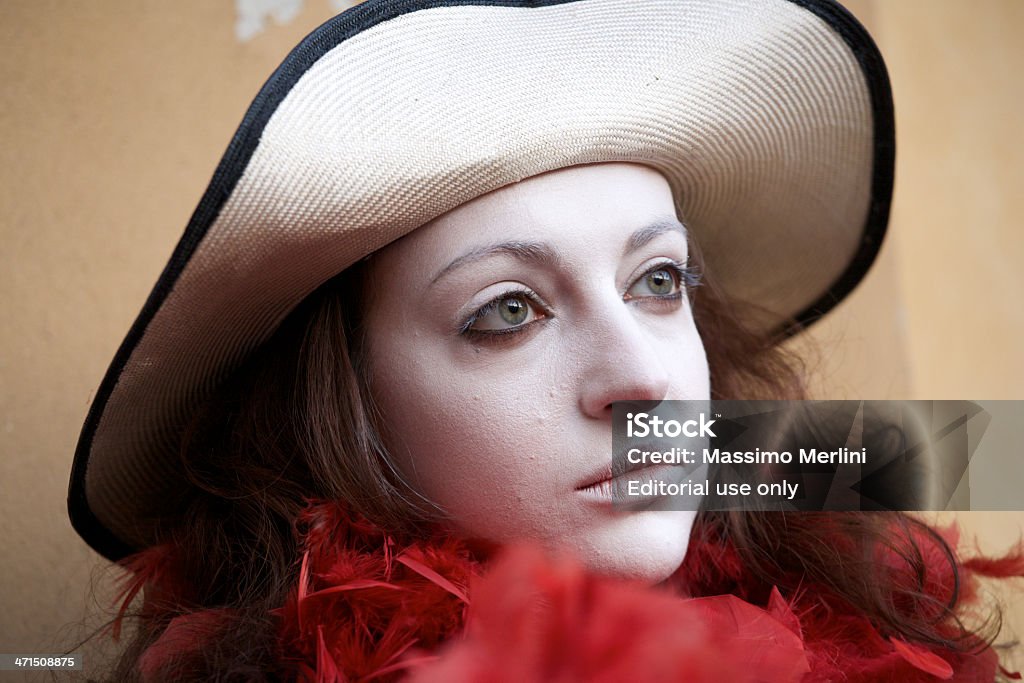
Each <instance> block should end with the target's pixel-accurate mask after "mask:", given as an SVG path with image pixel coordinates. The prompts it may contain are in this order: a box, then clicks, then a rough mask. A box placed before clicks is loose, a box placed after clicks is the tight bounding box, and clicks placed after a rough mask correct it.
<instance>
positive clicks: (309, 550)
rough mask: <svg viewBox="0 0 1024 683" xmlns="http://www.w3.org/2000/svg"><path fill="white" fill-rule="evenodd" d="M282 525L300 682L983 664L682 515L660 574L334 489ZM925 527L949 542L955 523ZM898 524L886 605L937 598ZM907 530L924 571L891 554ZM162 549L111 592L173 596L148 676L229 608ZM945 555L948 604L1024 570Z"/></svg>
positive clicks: (931, 567)
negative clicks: (401, 528) (437, 520)
mask: <svg viewBox="0 0 1024 683" xmlns="http://www.w3.org/2000/svg"><path fill="white" fill-rule="evenodd" d="M296 531H297V533H298V534H299V538H300V543H301V546H300V547H301V549H302V553H303V554H302V560H301V566H300V567H299V571H298V572H297V574H298V581H297V585H296V586H295V587H294V589H293V590H292V593H291V595H290V596H289V598H288V600H287V601H286V603H285V604H284V605H283V606H281V607H280V608H278V609H276V610H273V614H274V615H275V616H276V617H277V618H278V620H279V625H280V630H279V646H280V648H279V649H280V652H281V653H282V654H281V665H282V668H284V669H291V670H292V671H295V672H296V675H297V676H298V678H299V679H300V680H304V681H308V682H309V683H313V682H314V681H315V682H316V683H328V682H331V683H336V682H340V681H375V682H376V681H382V682H383V681H393V680H398V679H403V680H412V681H416V682H418V683H430V682H432V681H445V682H446V683H449V682H450V683H459V682H463V683H468V682H469V681H491V682H494V683H502V682H503V681H517V682H518V681H525V682H527V683H530V682H535V681H550V680H556V681H558V680H561V681H569V680H587V681H598V682H599V683H600V682H601V681H619V680H630V681H638V682H641V683H642V682H644V681H651V682H653V681H665V680H668V681H672V680H686V681H693V682H695V683H709V682H711V681H715V682H717V681H750V682H753V681H765V682H768V681H771V682H772V683H775V682H782V681H794V682H795V681H800V683H826V682H831V681H843V683H877V682H878V681H899V682H900V683H926V682H927V683H934V682H935V681H938V680H949V681H955V682H958V683H982V682H984V683H989V682H990V681H992V680H993V678H994V677H995V674H996V671H997V667H998V661H997V657H996V654H995V651H994V650H993V649H991V648H987V649H982V650H981V651H980V652H975V653H956V652H952V651H948V650H945V649H943V648H939V647H935V646H930V645H929V646H926V645H922V644H919V643H911V642H907V641H905V640H902V639H890V638H888V637H885V636H884V635H883V634H882V633H881V632H880V631H879V630H878V628H876V626H875V625H874V624H872V623H871V622H870V621H869V620H868V619H867V618H866V617H864V616H862V615H861V614H860V612H859V611H858V610H857V609H856V608H855V606H852V605H849V604H845V603H844V602H843V601H841V600H839V599H838V597H837V596H835V595H832V594H831V593H830V592H829V591H828V589H827V588H825V587H821V586H812V585H802V587H801V589H800V590H798V591H795V592H793V593H792V594H789V595H786V594H784V593H783V592H781V591H780V590H779V589H778V588H777V587H775V586H772V585H765V583H764V582H763V579H762V577H760V576H755V575H753V573H752V572H749V571H748V570H746V568H745V567H744V566H743V563H742V561H741V559H740V556H739V553H738V552H737V550H736V548H735V547H733V546H732V544H731V543H730V542H729V540H728V539H726V538H722V537H720V536H719V535H716V533H714V532H712V531H709V530H706V529H700V528H695V529H694V533H693V534H692V536H691V543H690V549H689V551H688V553H687V557H686V560H685V562H684V564H683V566H682V567H681V568H680V570H679V571H678V572H677V573H676V575H674V576H673V577H672V578H671V579H670V580H669V581H667V582H666V583H665V584H664V585H663V586H660V587H657V588H651V587H646V586H641V585H639V584H637V583H634V582H629V581H623V580H616V579H610V578H603V577H599V576H595V575H593V574H591V573H589V572H587V571H585V570H584V569H583V567H582V566H580V565H579V564H578V563H576V562H575V561H573V560H571V559H569V558H565V557H560V558H559V557H554V558H553V557H550V556H548V555H546V554H544V553H543V552H541V551H540V550H539V549H537V548H531V547H509V548H506V549H504V550H500V551H498V550H496V549H495V548H494V547H493V546H492V545H490V544H482V543H474V542H472V541H469V540H460V539H456V538H452V537H450V536H446V535H442V534H438V535H436V536H434V537H432V538H429V539H426V540H420V541H416V542H412V541H410V542H407V543H402V542H400V541H399V540H397V539H395V538H393V537H391V536H389V535H388V534H386V533H384V532H383V531H382V530H381V529H379V528H377V527H375V526H373V525H372V524H370V523H368V522H367V521H366V520H363V519H360V518H358V517H355V516H354V515H352V514H351V512H350V511H349V510H348V508H346V507H345V506H344V505H342V504H340V503H334V502H316V501H311V502H310V504H309V506H308V507H307V508H306V509H305V510H303V512H302V513H301V514H300V516H299V518H298V519H297V521H296ZM937 531H938V533H939V534H940V535H941V536H942V537H943V538H945V539H946V540H947V541H948V542H949V543H950V545H951V546H953V547H954V548H955V547H956V544H957V542H958V540H959V539H958V531H957V529H956V527H948V528H945V529H938V530H937ZM822 533H825V534H827V533H829V532H828V531H827V530H824V529H823V530H822ZM907 534H909V535H905V536H904V539H903V540H904V542H905V543H906V548H896V549H886V548H880V549H879V550H878V554H877V556H876V566H877V571H879V572H886V573H888V575H889V577H888V578H891V579H893V580H894V581H896V582H897V583H902V584H903V585H905V586H907V587H908V589H912V590H922V591H923V592H924V593H926V594H927V595H928V596H931V599H930V600H920V599H916V598H907V599H906V604H902V605H897V607H898V608H899V609H905V610H908V613H915V614H925V615H928V614H931V612H932V611H935V610H941V605H942V604H944V602H945V601H948V599H949V598H950V596H951V595H952V594H953V591H954V590H955V588H956V576H955V575H954V572H953V567H952V565H951V564H950V563H949V561H948V558H947V557H946V555H945V554H944V551H943V549H942V547H941V545H940V544H939V543H937V542H936V541H935V538H934V537H933V536H931V535H929V534H928V533H927V532H926V531H925V530H922V529H917V528H916V527H910V529H909V530H907ZM911 542H913V544H916V546H917V548H918V549H919V551H920V553H921V558H922V563H921V566H923V567H925V572H924V573H923V575H922V576H919V575H918V573H917V571H916V569H915V567H914V566H913V565H912V564H911V563H908V561H907V559H905V558H904V556H903V554H902V553H903V552H904V551H909V550H911V546H912V544H911ZM836 543H837V544H839V545H840V546H841V539H839V540H836ZM840 549H841V550H842V548H840ZM174 557H175V553H174V550H173V548H172V547H171V546H158V547H156V548H151V549H149V550H147V551H144V552H143V553H140V554H138V555H136V556H134V557H133V558H130V559H129V560H128V561H126V562H125V567H126V568H127V569H128V570H129V571H130V572H132V574H131V576H130V577H128V580H127V581H126V582H125V584H124V586H123V587H122V589H121V592H120V593H119V595H118V600H119V601H120V603H121V609H120V611H119V613H118V619H117V620H116V621H115V632H116V631H117V629H119V626H120V620H121V618H122V616H123V614H124V613H125V611H126V610H127V608H128V605H129V604H130V603H131V601H132V599H133V598H134V597H135V596H136V595H137V594H138V593H139V591H140V590H143V589H145V595H146V601H145V603H144V610H149V611H150V613H151V614H155V613H156V612H155V610H159V609H164V610H172V609H174V610H178V611H177V612H171V614H174V615H175V616H174V618H172V619H170V623H169V625H168V627H167V628H166V629H165V631H164V632H163V633H162V634H161V636H160V637H159V639H158V640H157V641H156V642H155V643H154V644H153V645H152V646H151V647H150V648H149V649H148V650H147V651H146V652H145V653H144V654H143V656H142V658H141V659H140V667H142V669H143V673H144V674H145V675H148V676H150V677H157V676H160V675H164V674H166V673H167V672H169V671H170V672H173V665H174V662H175V661H176V659H177V658H179V657H182V656H184V655H187V653H188V652H190V651H192V652H194V651H195V650H197V649H199V648H202V647H208V646H216V642H217V639H218V638H219V637H220V636H221V633H222V632H223V630H224V629H226V628H230V624H231V619H232V614H231V612H229V611H227V610H203V611H195V612H190V611H189V610H190V609H192V608H191V607H190V605H191V604H193V603H191V602H190V598H191V596H190V595H189V591H188V590H187V586H185V585H184V584H183V582H182V581H181V579H180V577H179V575H178V572H177V570H176V568H175V563H174ZM956 559H957V561H958V562H959V559H958V558H956ZM485 565H486V567H487V571H486V572H484V567H485ZM959 567H960V575H961V576H960V578H961V582H960V586H959V587H960V597H959V605H960V608H962V607H969V606H971V605H972V604H975V602H976V601H977V586H976V584H977V577H978V576H992V577H1008V576H1021V575H1024V548H1022V547H1021V545H1020V544H1018V546H1017V548H1016V549H1015V550H1014V551H1013V552H1011V553H1008V554H1007V555H1006V556H1005V557H1001V558H983V557H976V558H971V559H968V560H965V561H963V562H961V563H960V565H959ZM691 596H703V597H691ZM935 614H936V617H937V618H938V616H940V612H938V611H936V612H935ZM1004 673H1005V674H1006V675H1007V676H1009V677H1010V678H1014V679H1019V678H1020V676H1019V675H1018V674H1016V673H1013V672H1005V671H1004Z"/></svg>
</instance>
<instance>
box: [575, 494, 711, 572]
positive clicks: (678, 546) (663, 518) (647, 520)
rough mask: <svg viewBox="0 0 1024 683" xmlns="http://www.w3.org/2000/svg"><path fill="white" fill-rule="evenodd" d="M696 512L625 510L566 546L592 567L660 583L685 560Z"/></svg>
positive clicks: (592, 568)
mask: <svg viewBox="0 0 1024 683" xmlns="http://www.w3.org/2000/svg"><path fill="white" fill-rule="evenodd" d="M696 516H697V513H696V512H681V511H679V512H677V511H643V512H624V513H621V516H619V515H617V516H616V517H614V518H613V519H611V520H609V521H608V522H606V523H605V524H603V525H602V526H601V527H598V528H593V529H590V530H588V531H589V533H587V532H584V533H582V534H581V535H580V536H578V537H577V538H575V539H572V541H571V542H569V543H563V544H562V545H563V547H565V548H567V549H568V550H570V551H571V552H573V553H574V554H575V555H576V556H577V557H578V559H579V560H580V561H582V562H583V563H584V564H585V565H586V566H587V568H589V569H590V570H591V571H594V572H597V573H599V574H603V575H607V576H616V577H621V578H627V579H633V580H637V581H642V582H643V583H646V584H650V585H653V584H656V583H660V582H662V581H664V580H665V579H667V578H668V577H669V576H671V575H672V574H673V573H674V572H675V571H676V570H677V569H678V568H679V565H681V564H682V563H683V558H685V557H686V550H687V548H688V547H689V545H690V530H691V529H692V528H693V522H694V519H695V518H696Z"/></svg>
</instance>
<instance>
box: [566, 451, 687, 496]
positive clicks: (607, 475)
mask: <svg viewBox="0 0 1024 683" xmlns="http://www.w3.org/2000/svg"><path fill="white" fill-rule="evenodd" d="M633 448H637V449H639V450H640V451H641V452H643V451H651V452H665V451H667V450H668V448H667V447H666V445H665V444H655V443H651V444H642V445H631V446H630V447H629V448H626V449H624V450H623V451H622V452H621V453H619V454H618V456H617V457H616V458H615V462H616V463H619V465H618V466H617V467H616V468H615V469H614V470H613V468H612V463H608V464H606V465H605V466H604V467H602V468H600V469H598V470H596V471H594V472H592V473H591V474H589V475H588V476H587V477H585V478H584V479H583V480H582V481H581V482H580V483H579V484H577V485H576V491H578V492H580V493H582V494H584V495H586V496H587V497H588V498H597V499H599V500H602V501H606V500H610V499H611V497H612V494H613V492H614V490H615V487H616V486H623V485H625V482H627V481H629V480H630V479H636V476H634V475H636V474H637V473H640V472H643V473H646V474H649V475H651V476H652V477H658V476H662V477H664V476H668V475H669V473H676V476H678V473H679V468H680V467H683V465H682V464H671V463H651V462H636V463H634V462H629V460H628V459H627V457H626V454H627V452H628V451H629V450H632V449H633Z"/></svg>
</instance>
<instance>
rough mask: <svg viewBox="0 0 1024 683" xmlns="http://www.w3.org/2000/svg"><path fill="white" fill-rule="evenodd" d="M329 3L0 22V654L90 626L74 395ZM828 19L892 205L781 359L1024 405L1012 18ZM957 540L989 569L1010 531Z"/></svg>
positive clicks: (43, 644) (1018, 104) (48, 9)
mask: <svg viewBox="0 0 1024 683" xmlns="http://www.w3.org/2000/svg"><path fill="white" fill-rule="evenodd" d="M348 4H351V3H349V2H346V0H305V1H303V0H279V1H277V2H275V1H274V0H262V2H259V1H254V0H237V1H236V3H231V2H229V1H228V0H218V1H213V2H212V1H210V0H177V1H176V2H173V3H171V2H157V1H156V0H137V1H135V2H128V3H126V2H117V1H115V0H93V1H92V2H73V1H72V0H4V2H2V3H0V136H2V137H0V245H2V247H0V248H2V251H0V543H2V546H0V548H2V554H0V652H8V653H14V652H24V653H29V652H34V653H47V652H58V651H62V650H63V649H65V647H67V646H69V644H70V643H72V642H74V640H75V639H77V638H79V637H81V636H82V635H83V634H86V633H88V632H89V630H90V629H91V628H92V627H94V626H95V625H96V624H98V623H100V622H101V621H102V620H101V619H100V617H99V616H97V608H96V604H95V603H96V602H99V603H105V602H106V601H108V600H109V598H110V582H109V578H110V576H111V575H112V573H111V572H110V571H109V568H108V565H107V563H105V562H103V561H101V560H99V558H98V556H96V555H95V554H94V553H92V551H90V550H89V549H88V548H87V547H86V546H85V544H84V543H83V542H81V541H80V540H79V539H78V537H77V536H76V535H75V534H74V532H73V531H72V530H71V528H70V525H69V524H68V522H67V519H66V512H65V497H66V487H67V479H68V474H69V470H70V464H71V458H72V454H73V452H74V446H75V442H76V440H77V437H78V431H79V428H80V426H81V424H82V421H83V420H84V417H85V414H86V410H87V408H88V405H89V403H90V401H91V400H92V396H93V392H94V390H95V389H96V387H97V386H98V384H99V381H100V379H101V377H102V375H103V372H104V371H105V369H106V367H107V364H108V363H109V361H110V359H111V358H112V357H113V354H114V351H115V350H116V348H117V346H118V344H119V343H120V341H121V339H122V338H123V336H124V334H125V332H126V331H127V330H128V327H129V326H130V324H131V322H132V321H133V320H134V318H135V315H136V314H137V313H138V311H139V309H140V308H141V306H142V304H143V301H144V300H145V297H146V295H147V294H148V292H149V289H150V287H151V286H152V285H153V283H154V282H155V281H156V278H157V276H158V274H159V272H160V271H161V269H162V267H163V265H164V263H165V261H166V259H167V257H168V256H169V255H170V253H171V251H172V249H173V247H174V245H175V243H176V242H177V239H178V237H179V236H180V234H181V232H182V230H183V229H184V226H185V223H186V222H187V220H188V218H189V216H190V214H191V212H192V210H193V208H194V206H195V204H196V202H197V201H198V199H199V197H200V195H201V193H202V191H203V190H204V188H205V186H206V183H207V181H208V179H209V177H210V175H211V174H212V172H213V169H214V167H215V165H216V163H217V161H218V160H219V158H220V155H221V153H222V152H223V150H224V148H225V146H226V145H227V142H228V140H229V139H230V137H231V134H232V133H233V132H234V130H235V127H236V125H237V124H238V122H239V120H240V119H241V116H242V114H243V113H244V111H245V108H246V106H247V105H248V103H249V101H250V100H251V98H252V96H253V95H254V94H255V93H256V91H257V89H258V88H259V86H260V85H261V84H262V82H263V80H264V79H265V78H266V76H267V75H268V74H269V73H270V72H271V70H272V69H273V68H274V67H275V66H276V65H277V64H278V63H279V61H280V60H281V59H282V58H283V57H284V55H285V54H286V53H287V51H288V50H289V49H290V47H291V46H292V45H294V44H295V43H296V42H298V40H299V39H301V38H302V36H303V35H305V34H306V33H307V32H308V31H310V30H311V29H313V28H314V27H315V26H317V25H318V24H319V23H321V22H322V21H323V20H325V19H327V18H328V17H329V16H330V15H331V14H333V13H334V12H336V11H338V10H340V9H342V8H343V7H344V6H347V5H348ZM848 4H849V6H850V8H851V10H852V11H853V12H854V13H855V14H856V15H858V16H859V17H860V18H861V20H862V21H863V22H864V23H865V24H866V25H867V26H868V28H869V29H870V30H871V31H872V33H873V34H874V35H875V37H876V40H877V41H878V43H879V45H880V47H881V49H882V52H883V54H884V55H885V57H886V60H887V62H888V65H889V68H890V75H891V77H892V81H893V88H894V92H895V97H896V113H897V141H898V163H897V179H896V180H897V182H896V199H895V204H894V207H893V217H892V224H891V228H890V233H889V237H888V239H887V241H886V244H885V246H884V247H883V250H882V253H881V256H880V258H879V261H878V262H877V263H876V265H875V267H874V269H873V270H872V272H871V273H870V274H869V276H868V277H867V279H866V281H865V282H864V284H863V285H862V286H861V287H860V288H859V289H858V291H857V292H855V293H854V295H853V296H852V297H851V298H850V299H849V300H848V301H847V302H845V303H844V304H842V305H841V306H840V307H839V309H838V310H837V311H835V313H834V314H833V315H832V316H831V317H830V318H829V319H827V320H826V321H824V322H822V323H820V324H819V325H818V326H817V327H816V328H815V329H813V331H812V332H811V333H809V334H808V335H807V336H806V338H804V339H799V340H797V341H796V345H797V346H800V347H801V348H802V349H804V350H805V352H806V351H807V350H808V349H812V350H813V351H811V353H812V358H815V359H816V360H814V362H813V363H812V367H813V369H814V370H815V371H816V373H815V386H816V389H817V391H816V393H817V395H818V396H820V397H824V398H921V399H944V398H948V399H952V398H966V399H1024V350H1022V346H1021V341H1020V340H1021V338H1022V336H1024V306H1022V305H1021V297H1022V296H1024V273H1022V271H1021V264H1024V235H1022V234H1021V219H1022V217H1024V192H1021V191H1020V188H1021V187H1024V163H1022V162H1024V159H1022V156H1024V145H1022V142H1024V135H1022V134H1021V132H1020V130H1019V122H1020V112H1021V111H1024V86H1022V83H1024V79H1022V78H1021V76H1020V74H1021V73H1024V43H1022V42H1021V41H1019V40H1016V38H1017V37H1018V35H1019V32H1020V31H1021V29H1024V3H1022V2H1020V1H1019V0H983V1H980V2H971V3H968V2H964V1H962V0H887V1H884V2H883V1H882V0H857V1H856V2H852V1H851V2H849V3H848ZM260 7H264V8H266V9H268V12H267V13H266V14H265V15H264V14H263V13H261V11H260ZM271 7H277V11H276V13H274V12H270V11H269V8H271ZM246 8H248V9H246ZM243 10H245V11H244V12H243ZM261 17H262V20H263V21H262V26H261V22H260V19H261ZM243 38H245V39H244V40H243ZM1022 466H1024V465H1022ZM1021 507H1022V508H1024V494H1022V505H1021ZM958 519H959V521H960V523H961V524H962V526H963V528H964V530H965V531H966V532H967V534H968V536H969V537H970V536H971V535H976V537H977V543H978V544H979V546H980V548H981V549H982V550H984V551H989V552H994V551H999V550H1002V549H1005V548H1007V547H1008V546H1009V545H1010V544H1011V543H1012V542H1013V541H1015V540H1016V539H1017V538H1018V537H1019V536H1020V533H1021V528H1022V523H1024V513H969V514H962V515H959V516H958ZM1018 585H1019V586H1021V587H1024V582H1022V583H1021V584H1018ZM91 586H94V587H95V590H94V591H92V590H91V588H90V587H91ZM1021 592H1022V591H1020V590H1018V591H1016V595H1010V594H1008V595H1005V596H1004V598H1005V600H1006V601H1007V602H1008V603H1010V607H1011V614H1010V617H1011V623H1010V627H1012V628H1015V629H1016V632H1018V633H1019V632H1024V601H1022V600H1021V598H1020V597H1019V595H1020V593H1021ZM86 614H91V615H92V616H89V617H86V616H85V615H86ZM1007 633H1009V631H1007ZM86 652H87V653H88V654H87V663H86V665H87V670H88V669H98V668H99V665H100V662H101V658H102V657H103V655H104V651H103V649H102V648H99V649H96V648H95V646H90V648H89V649H87V650H86ZM1020 661H1024V660H1020Z"/></svg>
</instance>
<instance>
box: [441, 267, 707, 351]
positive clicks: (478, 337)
mask: <svg viewBox="0 0 1024 683" xmlns="http://www.w3.org/2000/svg"><path fill="white" fill-rule="evenodd" d="M659 270H669V271H670V272H672V273H673V274H674V276H675V278H676V281H677V282H678V283H679V285H680V291H678V292H675V293H674V294H666V295H662V296H657V295H655V296H645V297H639V298H635V299H631V300H632V301H636V302H645V303H653V304H656V305H665V304H674V303H675V302H677V301H679V300H681V299H682V297H683V294H684V293H685V294H686V295H687V296H692V294H693V291H694V290H695V289H696V288H697V287H698V286H700V283H701V278H702V276H703V274H702V273H701V272H700V270H699V269H698V268H696V267H694V266H691V265H687V264H683V263H680V262H679V261H662V262H661V263H657V264H655V265H653V266H651V267H650V268H648V269H647V270H645V271H644V272H643V273H641V274H640V275H639V276H638V277H637V278H636V279H634V280H633V282H631V283H630V285H629V287H627V289H626V291H629V289H630V288H632V287H633V285H635V284H636V283H637V282H640V280H642V279H643V278H645V277H647V276H648V275H650V274H651V273H654V272H657V271H659ZM513 296H522V297H525V298H526V299H527V301H529V302H530V304H531V305H532V306H534V307H535V308H537V309H539V310H540V311H541V312H542V313H545V314H546V313H547V312H548V310H549V309H548V307H547V306H546V305H545V304H544V302H543V301H541V299H540V297H539V296H538V295H537V293H536V292H534V291H533V290H532V289H529V288H528V287H513V288H510V289H507V290H505V291H504V292H502V293H501V294H499V295H497V296H496V297H494V298H493V299H491V300H490V301H488V302H487V303H485V304H484V305H483V306H481V307H480V308H478V309H477V310H476V311H474V312H473V313H472V314H471V315H470V316H469V318H468V319H467V320H466V321H465V322H463V323H462V324H461V325H460V326H459V329H458V333H459V334H460V335H463V336H465V337H468V338H469V339H471V340H474V341H485V342H499V343H500V342H501V341H503V340H506V339H509V338H510V335H517V334H521V333H522V332H524V331H525V330H526V329H527V328H530V327H533V326H534V324H535V323H539V322H543V321H544V320H547V318H548V315H544V316H543V317H541V318H537V319H536V320H532V321H530V322H528V323H524V324H522V325H519V326H517V327H508V328H505V329H501V330H474V329H473V325H474V324H476V322H477V321H478V320H480V319H481V318H483V317H485V316H487V315H488V314H490V313H491V312H493V311H494V309H496V308H497V307H498V304H500V303H501V302H502V301H503V300H504V299H506V298H509V297H513Z"/></svg>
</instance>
